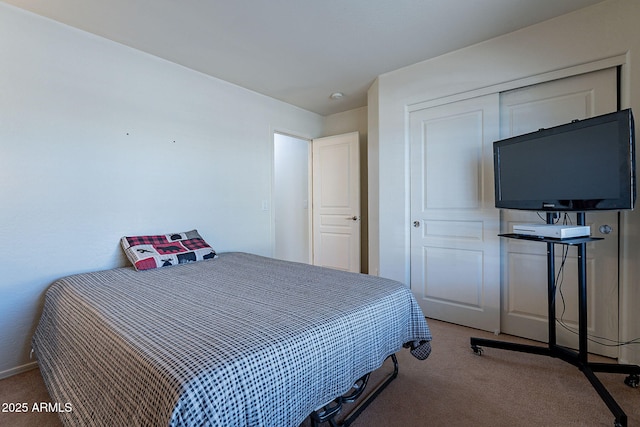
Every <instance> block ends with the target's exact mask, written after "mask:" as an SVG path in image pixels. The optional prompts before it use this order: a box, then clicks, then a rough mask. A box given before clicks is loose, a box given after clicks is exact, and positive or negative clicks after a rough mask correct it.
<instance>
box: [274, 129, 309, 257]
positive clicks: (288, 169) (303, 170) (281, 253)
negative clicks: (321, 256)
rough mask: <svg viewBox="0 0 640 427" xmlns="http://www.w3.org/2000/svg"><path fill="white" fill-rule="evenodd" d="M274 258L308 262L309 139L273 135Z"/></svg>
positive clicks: (280, 134) (279, 134)
mask: <svg viewBox="0 0 640 427" xmlns="http://www.w3.org/2000/svg"><path fill="white" fill-rule="evenodd" d="M273 171H274V172H273V215H274V229H275V233H274V234H275V236H274V257H275V258H278V259H282V260H286V261H294V262H303V263H307V264H310V263H311V261H312V258H311V209H310V206H309V205H310V200H311V182H310V179H309V176H310V173H311V140H308V139H303V138H299V137H295V136H291V135H286V134H282V133H277V132H276V133H274V135H273Z"/></svg>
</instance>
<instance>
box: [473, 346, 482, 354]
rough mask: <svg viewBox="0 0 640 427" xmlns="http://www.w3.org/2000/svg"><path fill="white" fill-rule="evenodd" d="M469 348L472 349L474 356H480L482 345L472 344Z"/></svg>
mask: <svg viewBox="0 0 640 427" xmlns="http://www.w3.org/2000/svg"><path fill="white" fill-rule="evenodd" d="M471 350H473V354H475V355H476V356H482V351H483V350H482V347H478V346H477V345H472V346H471Z"/></svg>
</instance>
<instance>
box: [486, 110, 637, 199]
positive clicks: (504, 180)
mask: <svg viewBox="0 0 640 427" xmlns="http://www.w3.org/2000/svg"><path fill="white" fill-rule="evenodd" d="M493 159H494V174H495V175H494V176H495V196H496V199H495V204H496V207H497V208H502V209H522V210H531V211H594V210H625V209H633V207H634V203H635V198H636V179H635V135H634V123H633V114H632V112H631V109H626V110H622V111H618V112H615V113H611V114H605V115H602V116H597V117H593V118H589V119H585V120H576V121H573V122H571V123H568V124H564V125H560V126H556V127H553V128H549V129H540V130H539V131H537V132H532V133H528V134H524V135H519V136H515V137H512V138H507V139H503V140H500V141H496V142H494V143H493Z"/></svg>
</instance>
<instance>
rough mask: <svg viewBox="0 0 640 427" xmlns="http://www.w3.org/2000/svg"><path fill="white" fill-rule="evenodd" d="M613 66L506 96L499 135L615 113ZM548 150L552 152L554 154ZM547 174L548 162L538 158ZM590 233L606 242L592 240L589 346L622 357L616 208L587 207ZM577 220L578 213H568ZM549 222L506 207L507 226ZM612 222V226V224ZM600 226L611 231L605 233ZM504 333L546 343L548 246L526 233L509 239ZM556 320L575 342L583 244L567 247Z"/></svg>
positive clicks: (563, 335) (562, 340) (565, 337)
mask: <svg viewBox="0 0 640 427" xmlns="http://www.w3.org/2000/svg"><path fill="white" fill-rule="evenodd" d="M616 79H617V73H616V70H615V68H612V69H607V70H603V71H598V72H593V73H588V74H583V75H580V76H575V77H570V78H566V79H561V80H556V81H552V82H548V83H543V84H538V85H534V86H529V87H525V88H522V89H518V90H513V91H510V92H505V93H503V94H502V95H501V100H500V103H501V106H500V112H501V113H500V114H501V135H500V137H501V138H507V137H511V136H515V135H520V134H523V133H527V132H533V131H536V130H538V129H540V128H548V127H552V126H556V125H559V124H563V123H568V122H570V121H572V120H574V119H585V118H588V117H592V116H597V115H600V114H605V113H610V112H613V111H615V110H616V106H617V81H616ZM549 155H550V156H552V155H553V153H549ZM540 173H541V174H543V173H544V165H540ZM586 219H587V225H590V226H591V232H592V235H593V236H595V237H604V238H605V239H604V240H602V241H597V242H593V243H589V244H588V245H587V256H588V258H587V286H588V289H587V295H588V313H589V314H588V321H589V324H588V330H589V334H590V335H591V336H592V337H593V339H592V340H591V341H590V342H589V351H590V352H593V353H599V354H603V355H607V356H611V357H617V355H618V349H617V347H608V346H605V345H601V344H598V343H604V344H611V343H613V342H615V341H617V340H618V214H617V213H616V212H606V213H591V212H589V213H587V215H586ZM570 220H571V221H573V224H575V221H576V218H575V214H570ZM532 222H533V223H536V222H537V223H544V222H545V221H544V214H540V215H537V214H536V213H532V212H523V211H513V210H503V211H502V213H501V229H502V231H503V232H511V230H512V227H513V225H514V224H517V223H532ZM606 226H608V227H606ZM601 227H602V230H603V231H604V232H605V233H607V234H603V232H601V231H600V229H601ZM502 244H503V266H504V267H503V268H504V270H503V273H502V278H503V285H502V287H503V298H502V305H503V306H502V321H501V329H502V331H503V332H505V333H508V334H512V335H517V336H521V337H526V338H531V339H535V340H538V341H544V342H546V341H547V339H548V337H547V334H548V333H547V288H546V283H547V279H546V245H543V244H540V243H536V242H533V243H532V242H527V241H524V240H515V239H505V240H504V241H503V243H502ZM556 256H557V259H556V261H555V264H556V268H559V267H560V266H561V265H562V250H561V247H559V246H556ZM558 278H559V284H558V288H559V291H558V292H557V294H556V307H557V314H556V315H557V318H558V321H559V324H558V326H557V327H556V330H557V336H558V344H561V345H566V346H570V347H577V342H578V341H577V334H576V332H575V331H577V329H578V326H577V322H578V309H577V305H578V304H577V303H578V296H577V291H578V285H577V283H578V278H577V250H576V248H575V247H571V248H569V252H568V254H567V259H566V262H565V263H564V269H563V271H562V274H560V275H559V276H558Z"/></svg>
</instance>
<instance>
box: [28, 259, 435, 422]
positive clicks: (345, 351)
mask: <svg viewBox="0 0 640 427" xmlns="http://www.w3.org/2000/svg"><path fill="white" fill-rule="evenodd" d="M430 341H431V334H430V331H429V328H428V325H427V323H426V321H425V318H424V315H423V313H422V312H421V310H420V308H419V307H418V305H417V303H416V301H415V299H414V298H413V296H412V294H411V292H410V290H409V289H407V288H406V287H405V286H404V285H402V284H401V283H398V282H395V281H391V280H388V279H383V278H380V277H375V276H368V275H363V274H355V273H347V272H343V271H337V270H332V269H327V268H322V267H315V266H310V265H306V264H300V263H293V262H287V261H280V260H275V259H271V258H266V257H261V256H257V255H252V254H247V253H238V252H236V253H222V254H217V255H216V256H215V258H213V257H212V258H210V259H206V258H205V259H203V260H202V261H201V262H188V263H184V264H180V265H173V266H171V267H168V268H153V269H148V270H144V271H137V270H136V269H135V268H133V267H123V268H115V269H111V270H105V271H98V272H92V273H83V274H78V275H73V276H69V277H66V278H62V279H60V280H57V281H56V282H55V283H53V284H52V285H51V286H50V288H49V289H48V290H47V292H46V296H45V304H44V308H43V313H42V316H41V319H40V322H39V324H38V326H37V328H36V331H35V334H34V337H33V340H32V345H33V349H34V351H35V354H36V357H37V360H38V363H39V366H40V369H41V372H42V376H43V378H44V380H45V384H46V386H47V389H48V391H49V393H50V395H51V398H52V402H53V403H56V402H57V403H59V404H60V405H61V406H62V407H66V408H71V410H69V411H62V412H61V413H60V418H61V420H62V422H63V424H65V425H67V426H80V425H82V426H87V425H95V426H102V425H104V426H107V425H108V426H113V425H127V426H136V425H138V426H143V425H144V426H163V425H166V426H194V425H219V426H231V425H233V426H294V427H295V426H298V425H300V423H301V422H302V421H303V420H304V419H305V418H307V417H308V416H309V414H311V413H312V412H313V411H315V410H317V409H318V408H320V407H322V405H323V404H325V403H326V402H329V401H331V400H332V399H334V398H336V397H337V396H341V395H342V394H344V393H346V392H347V391H349V390H350V389H351V387H352V385H353V384H354V383H355V382H356V381H357V380H358V379H359V378H361V377H362V376H363V375H365V374H367V373H368V372H371V371H373V370H375V369H377V368H378V367H380V366H381V365H382V363H383V362H384V361H385V359H386V358H387V357H389V356H390V355H393V354H394V353H395V352H397V351H399V350H400V349H401V348H402V346H403V344H404V345H405V346H407V345H410V346H411V348H413V349H414V350H415V351H416V353H415V355H416V357H419V356H418V354H422V355H423V356H424V357H426V355H428V353H429V351H430ZM419 358H423V357H419ZM65 405H66V406H65Z"/></svg>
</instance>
